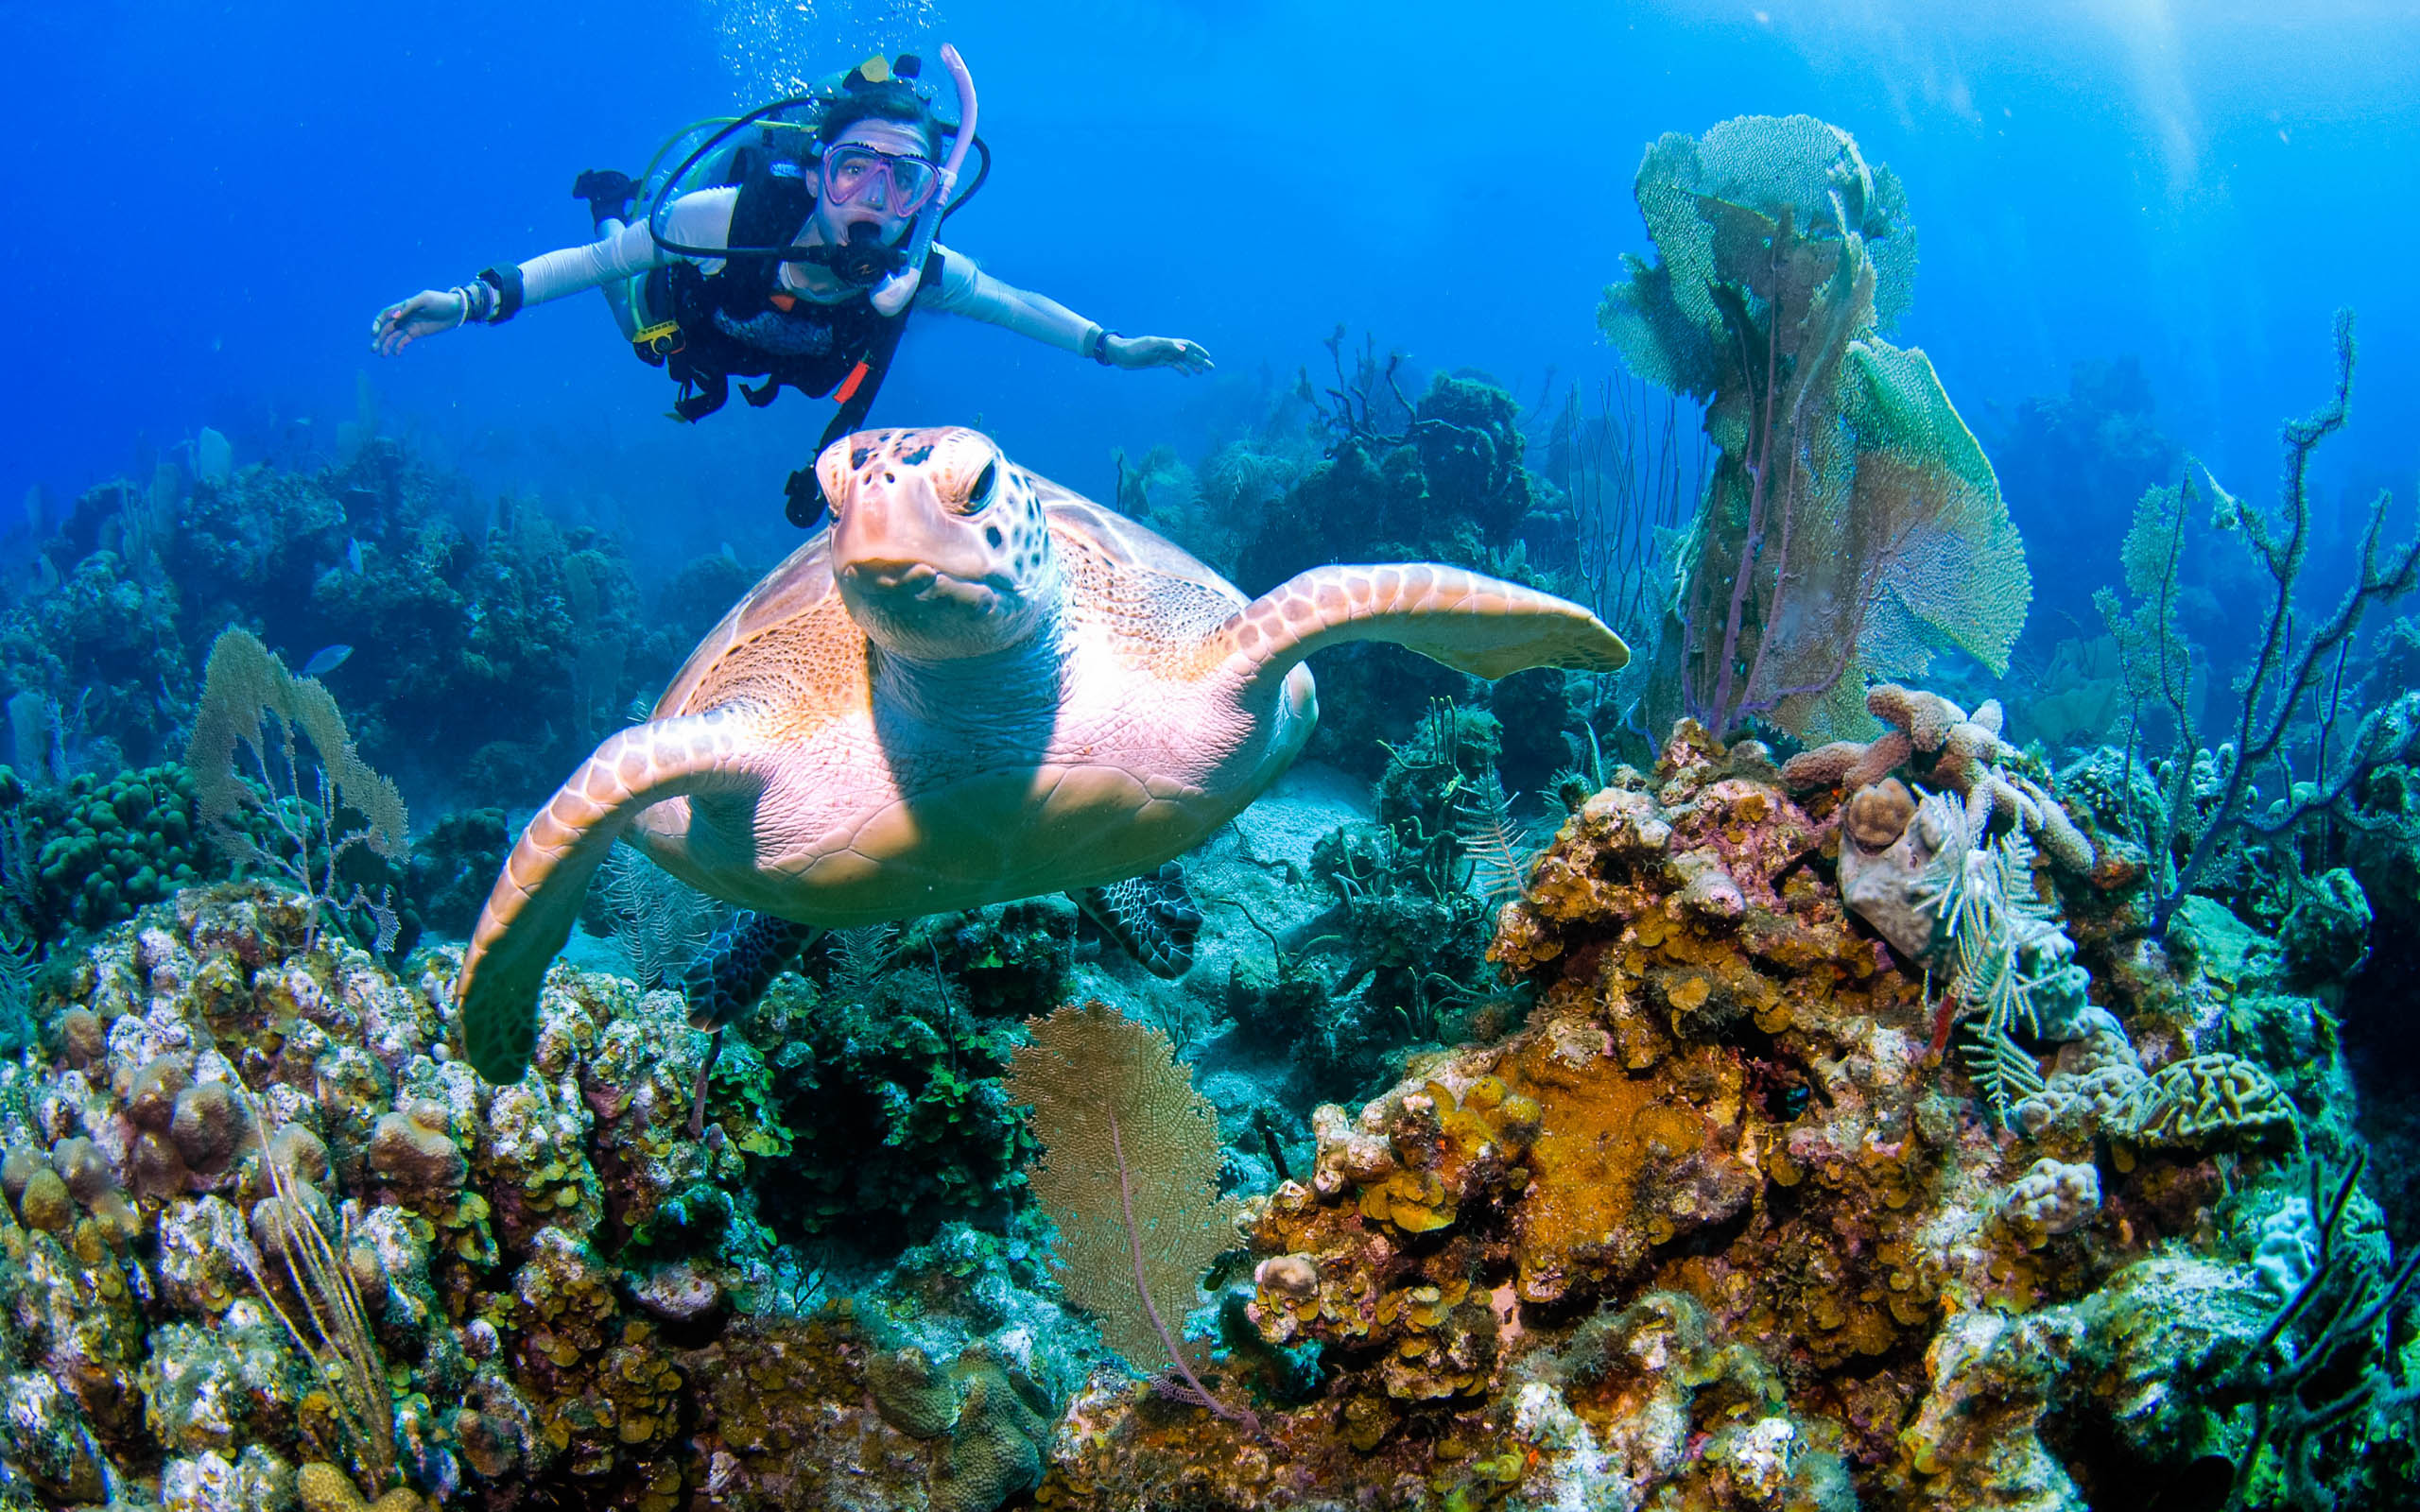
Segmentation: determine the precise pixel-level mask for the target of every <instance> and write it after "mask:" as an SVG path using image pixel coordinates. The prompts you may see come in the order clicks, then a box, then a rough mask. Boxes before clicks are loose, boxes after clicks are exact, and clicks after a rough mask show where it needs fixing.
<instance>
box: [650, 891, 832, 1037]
mask: <svg viewBox="0 0 2420 1512" xmlns="http://www.w3.org/2000/svg"><path fill="white" fill-rule="evenodd" d="M822 933H823V931H821V930H820V929H818V928H816V927H815V926H814V925H813V924H799V923H793V922H791V921H790V920H789V919H777V918H775V917H774V916H773V915H771V914H759V913H753V912H751V911H749V910H747V909H742V910H740V912H739V914H738V915H737V917H735V918H734V919H732V921H731V922H730V923H728V924H726V925H724V926H723V927H722V928H720V929H718V930H717V931H715V936H714V938H712V939H710V940H708V941H706V943H705V946H704V947H703V948H702V949H700V951H699V952H698V954H697V955H696V956H695V957H694V958H693V959H692V960H691V961H690V962H689V968H688V970H687V971H683V972H682V973H681V996H682V997H683V999H685V1000H686V1001H687V1003H688V1005H689V1023H690V1025H691V1026H692V1027H693V1028H699V1029H719V1028H721V1027H722V1026H723V1025H724V1024H726V1023H731V1022H735V1021H737V1020H739V1019H741V1018H743V1017H745V1016H746V1015H747V1013H748V1010H749V1009H751V1008H752V1007H754V1006H755V1005H756V1000H757V999H758V998H760V997H763V996H764V995H765V989H766V988H769V987H770V986H772V984H773V978H774V977H776V976H778V975H780V974H781V971H782V968H783V967H785V966H787V965H789V963H790V962H791V961H793V960H796V959H797V958H798V953H799V952H801V951H803V950H804V949H806V948H807V947H808V946H809V945H812V944H813V943H815V936H818V935H821V934H822Z"/></svg>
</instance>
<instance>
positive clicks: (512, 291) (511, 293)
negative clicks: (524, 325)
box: [479, 267, 521, 325]
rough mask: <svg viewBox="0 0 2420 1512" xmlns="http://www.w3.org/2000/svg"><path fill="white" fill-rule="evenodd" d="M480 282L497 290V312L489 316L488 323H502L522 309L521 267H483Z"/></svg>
mask: <svg viewBox="0 0 2420 1512" xmlns="http://www.w3.org/2000/svg"><path fill="white" fill-rule="evenodd" d="M479 282H480V283H485V284H486V285H487V286H488V287H490V288H492V289H493V290H495V313H494V314H493V315H490V316H489V317H488V324H490V325H502V324H504V322H506V321H507V320H510V319H511V318H513V316H514V315H516V314H518V313H519V312H520V309H521V269H520V268H519V267H483V268H481V269H479Z"/></svg>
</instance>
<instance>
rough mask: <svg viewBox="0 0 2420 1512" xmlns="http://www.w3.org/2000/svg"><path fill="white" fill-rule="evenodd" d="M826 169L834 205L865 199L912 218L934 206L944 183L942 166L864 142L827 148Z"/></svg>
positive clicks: (825, 188) (826, 193) (826, 185)
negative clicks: (932, 203) (926, 206)
mask: <svg viewBox="0 0 2420 1512" xmlns="http://www.w3.org/2000/svg"><path fill="white" fill-rule="evenodd" d="M822 168H823V197H824V198H827V199H829V200H831V201H832V202H833V203H834V204H836V205H854V204H856V203H857V202H858V201H859V200H864V201H866V202H867V203H869V204H871V205H873V207H874V208H875V209H877V210H887V211H889V212H890V214H892V215H900V216H907V215H914V214H915V213H916V212H918V211H920V210H922V209H924V208H925V205H927V204H929V203H931V202H932V198H933V192H934V191H935V190H936V189H939V188H940V187H941V181H942V170H941V167H940V165H939V164H937V163H929V162H927V161H925V159H923V158H919V157H914V156H911V155H910V154H908V153H904V152H885V151H883V150H882V149H881V148H879V147H874V146H867V145H866V144H865V143H862V142H842V143H839V144H838V145H836V146H830V147H826V148H825V149H824V152H823V163H822Z"/></svg>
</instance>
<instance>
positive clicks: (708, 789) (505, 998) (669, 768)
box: [455, 709, 764, 1083]
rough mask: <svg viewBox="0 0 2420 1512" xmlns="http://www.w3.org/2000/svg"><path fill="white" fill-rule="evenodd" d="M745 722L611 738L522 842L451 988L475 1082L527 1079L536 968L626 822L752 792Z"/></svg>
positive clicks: (566, 929)
mask: <svg viewBox="0 0 2420 1512" xmlns="http://www.w3.org/2000/svg"><path fill="white" fill-rule="evenodd" d="M743 713H745V712H744V711H741V710H735V709H714V710H709V711H707V712H706V713H701V714H684V715H683V716H681V717H679V718H677V719H658V720H653V721H650V722H649V723H648V724H644V725H634V726H632V727H631V729H629V730H622V731H620V732H618V733H616V734H614V735H613V736H611V737H609V738H608V739H607V740H606V741H605V743H604V744H603V745H601V746H599V747H596V754H595V755H593V756H591V757H589V758H588V760H587V761H586V762H585V763H583V764H582V765H581V766H580V768H579V771H577V772H574V773H573V774H572V777H571V781H569V782H565V783H564V784H563V785H562V789H561V790H560V791H558V792H557V793H556V794H555V796H554V797H553V798H552V799H549V800H548V801H547V803H546V806H545V807H544V808H543V809H540V810H539V811H538V812H537V814H536V816H533V817H532V818H531V819H530V820H529V827H528V828H527V829H526V830H524V831H522V832H521V839H520V841H519V842H518V843H517V844H515V845H514V846H513V848H512V853H511V854H510V856H507V857H506V858H505V862H504V872H503V874H502V875H501V876H499V877H497V878H496V881H495V887H494V888H493V890H492V891H491V892H489V894H488V902H487V906H486V907H485V908H483V909H481V910H480V911H479V922H478V926H477V927H476V928H475V929H474V930H473V931H472V932H471V948H470V949H469V950H468V951H467V952H465V953H464V954H463V956H462V975H461V977H460V979H459V980H458V982H457V983H456V984H455V994H456V997H457V999H458V1001H459V1002H460V1003H461V1005H462V1042H463V1046H464V1048H465V1049H467V1050H468V1051H469V1052H470V1056H471V1065H472V1066H473V1068H474V1069H475V1070H476V1071H477V1072H478V1074H480V1075H482V1076H484V1077H486V1078H487V1079H488V1080H489V1081H492V1082H496V1083H505V1082H514V1081H518V1080H520V1079H521V1074H522V1073H523V1072H525V1071H527V1070H528V1069H529V1052H530V1050H531V1048H532V1047H533V1046H534V1045H535V1043H536V1042H537V1034H538V989H539V988H540V986H541V985H542V984H544V981H545V977H546V967H547V965H548V964H549V963H551V962H552V961H553V960H554V958H555V954H556V953H557V952H559V951H561V950H562V948H563V941H565V940H567V939H569V938H570V937H571V929H572V925H573V924H574V923H575V922H577V921H578V920H579V904H580V900H581V899H582V898H583V897H585V896H586V895H587V892H588V880H589V878H590V877H591V876H593V875H595V874H596V868H597V867H598V866H599V865H600V864H602V863H603V861H604V859H605V854H606V852H607V851H611V850H612V849H613V848H614V839H615V837H617V836H618V835H620V833H622V831H623V830H624V829H625V828H626V827H627V826H628V825H629V824H630V822H631V817H632V816H635V815H636V814H637V813H638V812H639V811H640V810H641V809H644V808H646V807H647V806H648V805H649V804H651V803H660V802H662V801H663V800H664V799H668V798H678V797H681V796H683V795H684V794H700V793H715V794H717V795H726V796H730V797H735V798H745V797H750V796H752V795H753V794H755V793H756V792H758V791H761V790H762V788H763V786H764V779H763V777H762V776H761V775H760V774H759V773H757V772H755V771H752V770H751V769H750V768H749V766H748V765H746V764H745V756H746V754H747V750H748V748H749V747H751V746H752V745H753V742H752V739H751V738H750V734H749V730H748V723H747V721H746V720H745V719H744V718H743V717H742V715H743Z"/></svg>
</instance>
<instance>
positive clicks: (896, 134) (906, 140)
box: [811, 121, 929, 246]
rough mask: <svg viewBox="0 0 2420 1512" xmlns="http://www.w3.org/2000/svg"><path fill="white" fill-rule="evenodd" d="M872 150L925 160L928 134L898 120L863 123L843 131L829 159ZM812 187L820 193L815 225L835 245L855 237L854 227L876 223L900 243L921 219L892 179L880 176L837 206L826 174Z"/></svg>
mask: <svg viewBox="0 0 2420 1512" xmlns="http://www.w3.org/2000/svg"><path fill="white" fill-rule="evenodd" d="M847 146H865V147H871V148H873V150H874V151H876V152H880V153H883V154H885V155H886V156H889V157H897V158H918V159H922V158H924V157H925V155H926V152H927V151H928V150H929V149H928V148H927V147H926V146H925V133H924V132H922V131H919V130H917V129H915V128H914V127H912V126H908V125H904V124H902V123H901V122H898V121H858V122H856V124H854V125H852V126H849V127H846V128H843V129H842V130H841V132H840V136H839V139H838V141H836V142H834V143H833V144H832V146H829V147H827V148H825V149H824V155H825V156H826V157H827V158H828V157H830V156H831V155H832V154H833V153H835V152H838V151H839V150H840V149H841V148H843V147H847ZM811 187H813V188H814V190H815V192H816V199H815V223H816V225H817V226H818V227H820V228H821V230H822V232H823V239H824V240H825V241H827V242H830V243H832V244H833V245H835V246H838V245H839V244H840V243H843V242H846V241H847V240H848V239H849V228H850V227H851V226H855V225H859V224H864V225H870V226H873V228H874V230H875V231H876V232H879V233H880V234H881V236H882V239H883V241H884V242H885V243H886V244H889V243H892V242H896V241H897V240H898V239H899V236H900V233H901V232H902V231H903V230H905V229H906V227H907V225H908V221H910V220H912V219H914V218H915V212H916V209H917V207H916V206H913V205H903V204H902V203H901V202H900V196H899V195H898V193H897V192H896V186H895V184H894V183H893V182H892V180H890V177H889V176H888V175H885V174H874V175H873V176H872V177H871V178H870V179H869V180H867V181H866V182H865V183H864V184H863V185H862V187H858V188H856V191H855V192H854V193H852V194H851V195H850V197H849V198H848V199H847V201H846V202H845V203H836V202H835V198H834V197H833V196H832V195H829V194H826V193H824V192H823V189H824V186H823V181H822V178H821V174H820V173H818V174H816V175H815V176H814V178H813V182H812V184H811Z"/></svg>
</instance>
